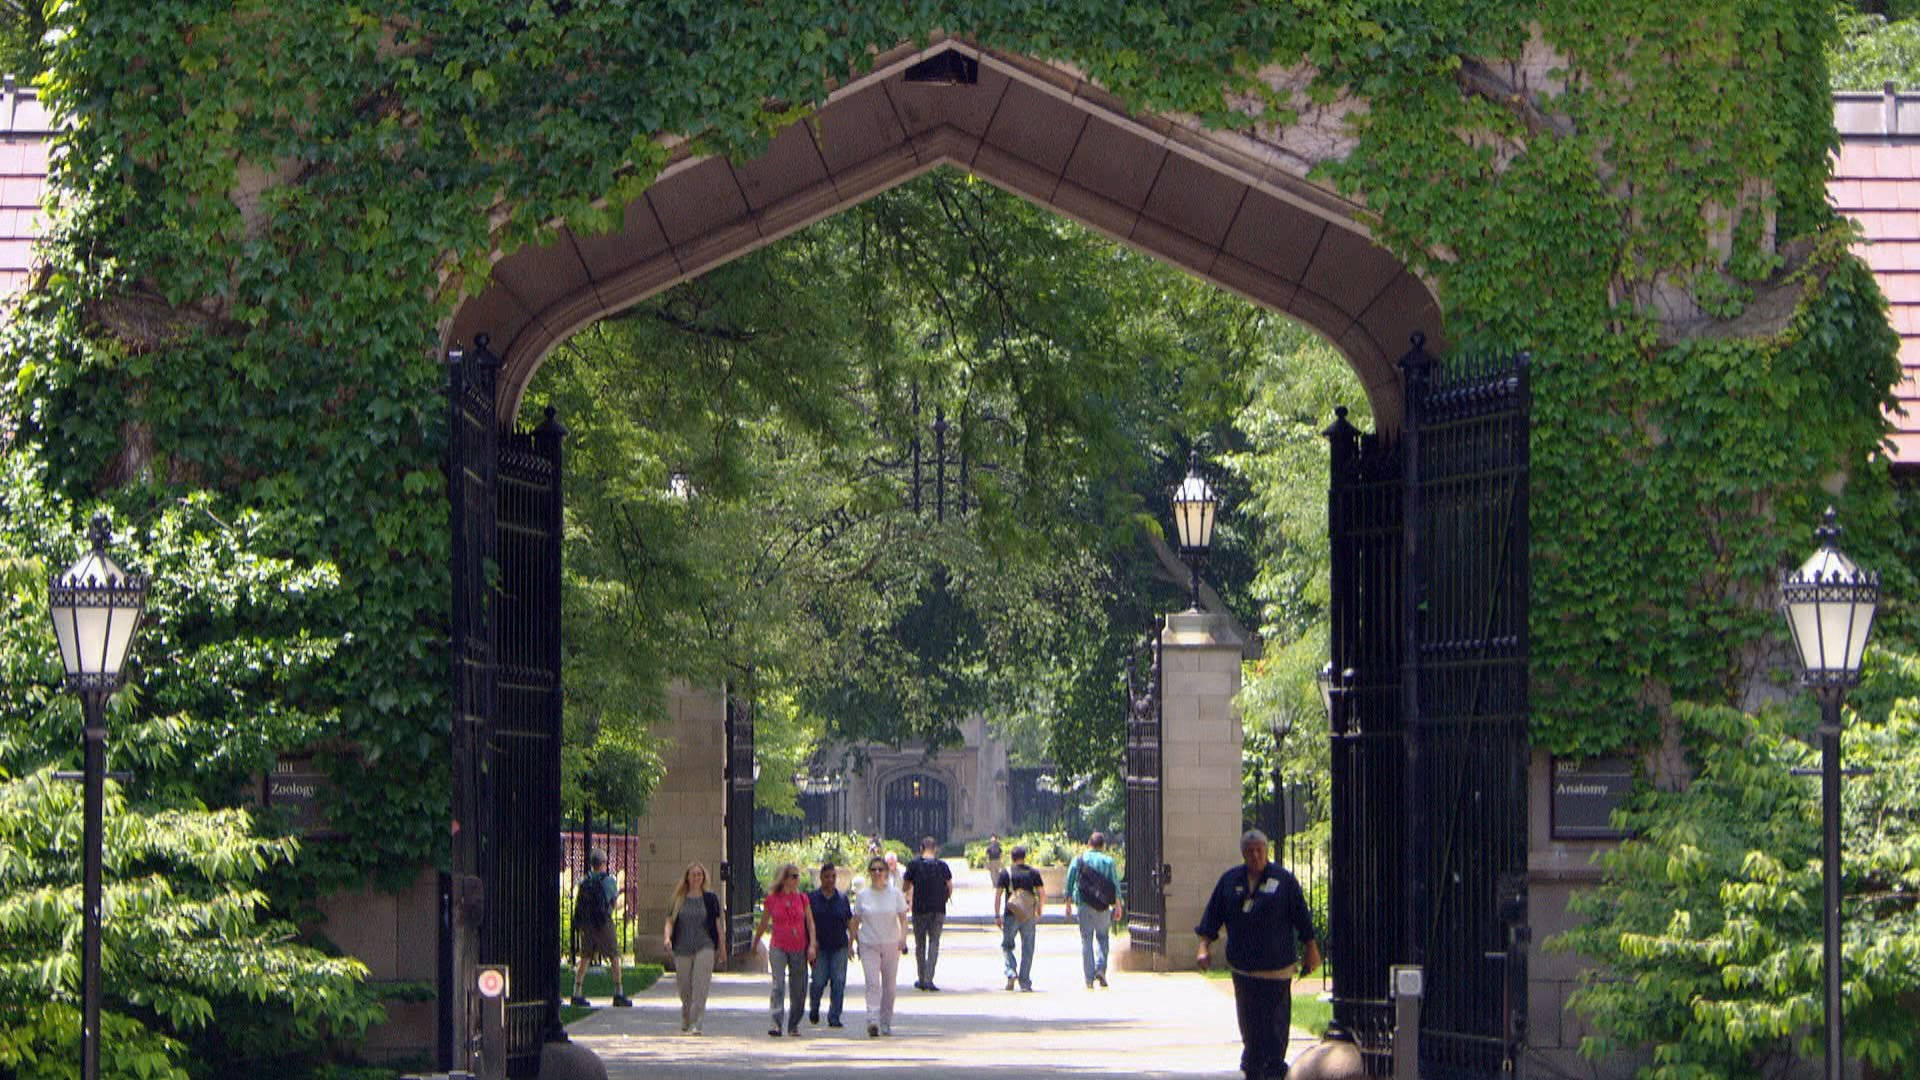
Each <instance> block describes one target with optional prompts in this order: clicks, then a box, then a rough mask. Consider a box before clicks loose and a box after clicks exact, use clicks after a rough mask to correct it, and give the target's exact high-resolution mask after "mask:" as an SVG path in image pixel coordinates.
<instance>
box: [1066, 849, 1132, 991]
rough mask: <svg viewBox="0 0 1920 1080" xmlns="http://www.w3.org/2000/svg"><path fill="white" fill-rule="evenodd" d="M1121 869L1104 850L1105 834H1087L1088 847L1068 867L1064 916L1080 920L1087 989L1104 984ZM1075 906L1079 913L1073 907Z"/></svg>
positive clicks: (1116, 912) (1081, 952) (1117, 908)
mask: <svg viewBox="0 0 1920 1080" xmlns="http://www.w3.org/2000/svg"><path fill="white" fill-rule="evenodd" d="M1119 881H1120V870H1119V867H1118V865H1117V864H1115V863H1114V861H1113V856H1111V855H1109V854H1107V835H1106V834H1105V833H1099V832H1096V833H1094V834H1093V835H1092V836H1089V837H1087V850H1085V851H1083V852H1081V853H1080V854H1079V855H1078V856H1076V857H1075V858H1074V860H1073V863H1072V865H1070V866H1068V867H1067V895H1066V901H1067V917H1068V918H1070V919H1074V921H1075V922H1077V923H1079V924H1080V974H1081V975H1082V976H1084V977H1085V978H1086V981H1087V989H1089V990H1091V989H1093V984H1094V983H1099V984H1100V985H1101V986H1105V985H1107V955H1108V952H1109V945H1110V944H1111V942H1110V937H1109V935H1110V934H1111V933H1112V930H1113V920H1115V919H1117V918H1119V917H1120V900H1119V898H1120V887H1119ZM1076 908H1077V909H1078V912H1079V914H1078V916H1077V917H1076V915H1075V909H1076Z"/></svg>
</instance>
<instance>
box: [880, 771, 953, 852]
mask: <svg viewBox="0 0 1920 1080" xmlns="http://www.w3.org/2000/svg"><path fill="white" fill-rule="evenodd" d="M881 803H882V805H883V806H884V807H885V809H886V816H885V818H884V819H883V820H884V821H885V822H886V833H887V836H889V837H891V838H892V839H895V840H903V841H905V842H906V843H907V845H908V846H910V847H912V848H913V849H914V850H915V851H918V850H920V841H921V840H922V839H923V838H925V837H928V836H931V837H933V838H934V839H935V840H938V841H940V842H941V843H943V844H944V843H946V840H947V813H948V807H949V803H948V801H947V785H946V781H944V780H941V779H940V778H939V777H937V776H928V775H927V774H925V773H908V774H907V775H906V776H902V777H900V778H899V779H896V780H893V781H891V782H889V783H888V784H887V789H886V791H885V792H884V793H883V795H882V797H881Z"/></svg>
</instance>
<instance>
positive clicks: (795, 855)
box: [753, 832, 914, 896]
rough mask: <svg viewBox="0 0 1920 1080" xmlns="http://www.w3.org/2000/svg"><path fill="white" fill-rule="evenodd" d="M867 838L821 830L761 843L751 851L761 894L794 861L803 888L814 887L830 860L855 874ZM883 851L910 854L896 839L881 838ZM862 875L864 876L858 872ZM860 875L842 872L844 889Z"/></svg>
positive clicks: (863, 856) (862, 860)
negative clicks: (847, 874)
mask: <svg viewBox="0 0 1920 1080" xmlns="http://www.w3.org/2000/svg"><path fill="white" fill-rule="evenodd" d="M870 842H871V838H870V837H865V836H861V835H860V834H859V833H837V832H823V833H815V834H813V835H812V836H803V837H801V838H800V839H798V840H780V841H776V842H774V843H771V844H761V845H760V846H759V847H757V848H754V850H753V872H754V876H755V878H756V879H757V880H758V881H759V883H760V894H761V895H762V896H764V895H766V894H767V892H769V891H770V890H771V889H772V888H773V876H774V875H775V874H777V873H779V872H780V867H782V866H784V865H785V864H787V863H794V864H795V865H797V866H799V867H800V881H801V886H802V887H803V888H808V889H812V888H816V887H818V885H819V881H818V879H817V874H818V872H819V870H820V864H821V863H823V862H826V861H827V860H829V859H831V860H832V861H833V863H834V864H835V865H836V866H842V867H845V866H852V867H854V868H855V871H856V874H858V873H859V871H860V869H861V868H862V867H864V866H865V864H866V858H867V847H868V844H869V843H870ZM880 849H881V850H882V851H891V852H893V853H894V855H895V856H897V857H898V858H899V859H900V861H901V862H905V861H906V860H908V859H910V858H912V857H913V855H914V852H913V851H911V850H910V849H909V848H908V847H907V845H906V844H903V843H901V842H900V841H898V840H883V841H881V844H880ZM860 876H864V875H860ZM860 876H856V877H851V878H850V877H848V876H846V875H844V874H843V875H841V877H840V886H841V887H842V888H846V887H848V886H849V885H852V884H857V883H858V882H859V880H860Z"/></svg>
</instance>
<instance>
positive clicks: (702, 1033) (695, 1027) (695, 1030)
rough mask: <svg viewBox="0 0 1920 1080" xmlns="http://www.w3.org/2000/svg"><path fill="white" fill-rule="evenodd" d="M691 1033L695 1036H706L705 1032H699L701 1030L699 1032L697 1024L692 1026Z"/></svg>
mask: <svg viewBox="0 0 1920 1080" xmlns="http://www.w3.org/2000/svg"><path fill="white" fill-rule="evenodd" d="M693 1033H694V1034H695V1035H704V1034H706V1032H704V1031H701V1030H700V1025H699V1024H695V1025H693Z"/></svg>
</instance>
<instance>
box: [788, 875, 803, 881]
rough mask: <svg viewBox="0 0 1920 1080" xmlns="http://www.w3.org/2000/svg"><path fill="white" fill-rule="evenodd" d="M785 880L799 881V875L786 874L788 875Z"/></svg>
mask: <svg viewBox="0 0 1920 1080" xmlns="http://www.w3.org/2000/svg"><path fill="white" fill-rule="evenodd" d="M786 879H787V880H788V881H799V880H800V875H799V874H788V875H787V878H786Z"/></svg>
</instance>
